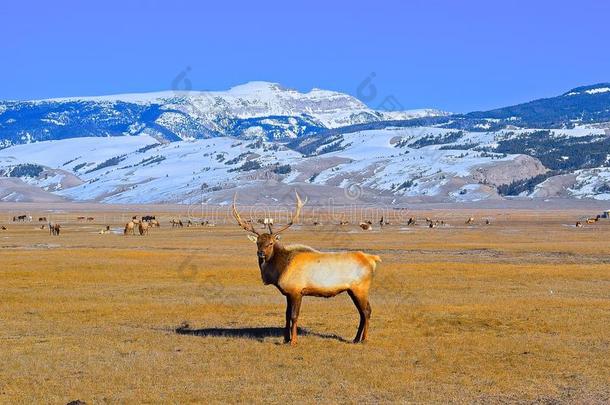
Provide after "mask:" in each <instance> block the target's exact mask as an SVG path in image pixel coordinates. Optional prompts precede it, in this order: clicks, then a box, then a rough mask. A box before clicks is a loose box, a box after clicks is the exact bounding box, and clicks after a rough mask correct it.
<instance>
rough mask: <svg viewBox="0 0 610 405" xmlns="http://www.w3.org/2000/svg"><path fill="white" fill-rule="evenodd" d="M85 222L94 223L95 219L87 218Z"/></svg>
mask: <svg viewBox="0 0 610 405" xmlns="http://www.w3.org/2000/svg"><path fill="white" fill-rule="evenodd" d="M87 221H88V222H91V221H95V218H93V217H87Z"/></svg>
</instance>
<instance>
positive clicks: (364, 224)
mask: <svg viewBox="0 0 610 405" xmlns="http://www.w3.org/2000/svg"><path fill="white" fill-rule="evenodd" d="M369 222H370V221H368V222H360V228H362V230H363V231H370V230H372V229H373V226H372V225H371V224H370V223H369Z"/></svg>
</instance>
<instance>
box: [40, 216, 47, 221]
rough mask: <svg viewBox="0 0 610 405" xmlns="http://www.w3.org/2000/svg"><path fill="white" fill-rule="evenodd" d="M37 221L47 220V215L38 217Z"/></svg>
mask: <svg viewBox="0 0 610 405" xmlns="http://www.w3.org/2000/svg"><path fill="white" fill-rule="evenodd" d="M38 222H47V217H39V218H38Z"/></svg>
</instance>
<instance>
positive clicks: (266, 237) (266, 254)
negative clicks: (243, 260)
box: [233, 191, 307, 263]
mask: <svg viewBox="0 0 610 405" xmlns="http://www.w3.org/2000/svg"><path fill="white" fill-rule="evenodd" d="M295 195H296V197H297V206H296V209H295V211H294V213H293V214H292V218H291V219H290V221H289V222H288V223H287V224H286V225H284V226H283V227H282V228H280V229H279V230H277V231H274V230H273V225H272V224H271V223H268V224H267V227H268V229H269V232H263V233H261V232H258V231H257V230H256V229H254V225H253V224H252V221H250V222H247V221H244V220H243V219H242V218H241V216H240V215H239V212H237V207H236V203H237V193H235V196H234V197H233V217H234V218H235V220H236V221H237V224H238V225H239V226H241V227H242V228H243V229H244V230H245V231H247V232H250V233H253V234H254V235H256V236H254V235H248V239H250V240H251V241H252V242H254V243H256V246H257V256H258V260H259V263H261V262H263V261H265V262H268V261H269V260H271V258H272V257H273V247H274V245H275V243H276V242H277V241H278V240H279V239H280V233H282V232H284V231H285V230H286V229H288V228H290V227H291V226H292V225H293V224H294V223H295V222H296V220H297V218H298V217H299V214H300V212H301V208H303V206H304V205H305V203H306V202H307V198H306V199H305V202H303V201H301V198H300V197H299V194H298V193H297V192H296V191H295Z"/></svg>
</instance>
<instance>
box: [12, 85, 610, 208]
mask: <svg viewBox="0 0 610 405" xmlns="http://www.w3.org/2000/svg"><path fill="white" fill-rule="evenodd" d="M605 88H610V87H609V86H608V85H596V86H587V87H583V88H578V89H574V90H572V91H569V92H567V93H565V94H563V95H561V96H559V97H557V98H554V99H544V100H538V101H534V102H531V103H526V104H523V105H519V106H513V107H506V108H505V109H500V110H502V111H500V110H493V111H492V112H487V113H472V114H473V115H470V114H465V115H452V116H446V115H442V114H437V113H435V112H434V111H422V112H415V113H409V112H405V113H397V112H391V113H390V112H379V111H373V110H370V109H368V108H367V107H366V106H364V105H363V104H362V103H360V102H359V101H358V100H355V99H354V98H352V97H350V96H347V95H343V94H340V93H335V92H328V91H323V90H312V91H311V92H309V93H306V94H302V93H298V92H296V91H293V90H287V89H283V88H281V87H279V86H277V85H273V84H269V83H250V84H248V85H244V86H237V87H235V88H233V89H231V90H229V91H227V92H222V93H189V94H183V95H178V94H174V93H151V94H145V95H140V94H138V95H121V96H105V97H95V98H82V99H61V100H44V101H34V102H27V103H21V104H27V105H28V107H27V108H26V110H27V111H29V110H28V108H33V109H35V107H36V106H38V105H40V106H44V108H47V110H48V109H49V108H51V107H49V106H51V105H52V106H53V107H52V109H54V110H53V111H54V112H53V113H54V114H56V115H53V116H52V117H53V118H49V115H48V112H47V115H46V118H45V119H46V120H51V119H52V120H55V121H54V122H53V123H52V125H55V126H57V127H62V123H64V124H65V126H68V127H69V126H71V125H75V124H74V122H77V121H78V122H82V123H84V124H83V128H84V127H87V128H89V127H88V126H90V127H91V128H92V129H91V131H94V132H95V133H94V134H93V135H95V136H90V135H92V134H91V133H90V132H87V131H82V132H79V133H73V132H71V131H67V132H66V133H65V134H66V136H60V137H59V138H61V139H55V138H53V139H52V140H48V141H37V142H29V143H22V144H17V145H13V146H10V147H7V148H4V149H1V150H0V200H3V201H54V200H62V199H65V200H76V201H102V202H113V203H149V202H179V203H192V202H193V201H205V202H212V203H226V202H228V201H229V200H230V198H231V196H232V194H233V192H234V191H235V190H236V189H238V188H239V189H240V190H243V192H242V193H241V194H240V196H242V197H240V199H241V198H245V199H246V200H250V201H251V202H255V201H258V200H261V199H263V198H265V199H268V198H277V199H281V198H283V197H282V196H286V198H287V199H289V200H291V199H292V195H291V193H290V190H292V189H294V188H295V187H296V188H300V189H304V192H305V193H306V194H307V195H308V196H309V197H310V201H311V203H312V204H315V203H324V202H328V199H329V198H332V199H333V201H335V202H338V203H341V202H344V203H353V202H355V201H369V202H384V203H387V204H398V203H401V202H412V201H428V202H432V201H434V202H436V201H478V200H488V199H502V198H508V197H511V196H520V197H523V198H551V197H572V198H593V199H600V200H610V124H609V123H610V118H608V112H610V99H606V97H608V95H610V91H605V90H603V89H605ZM583 97H584V98H583ZM553 100H555V101H553ZM570 100H571V101H570ZM554 102H555V103H557V107H556V108H557V109H556V110H555V109H553V107H552V106H553V103H554ZM571 102H572V103H573V104H570V103H571ZM4 104H7V103H3V105H4ZM9 104H10V103H9ZM75 105H77V106H79V107H78V108H76V107H75V109H70V108H72V107H69V106H75ZM67 106H68V107H69V108H68V107H67ZM125 106H127V107H125ZM89 108H92V109H93V110H95V111H96V112H95V114H93V115H91V114H89V112H90V111H91V110H90V109H89ZM138 108H141V109H142V111H149V112H150V111H152V110H154V111H156V112H157V113H159V114H158V115H151V116H150V117H154V120H153V121H150V120H148V121H146V122H147V123H146V124H142V125H143V126H141V127H138V128H135V127H134V128H132V129H133V130H132V131H131V132H129V131H127V132H121V133H120V134H117V135H124V136H113V137H109V136H101V135H102V133H101V132H100V131H102V132H103V131H106V130H108V128H112V127H113V126H116V127H117V128H119V127H121V126H122V125H125V122H123V120H125V119H126V117H130V115H129V113H127V111H131V112H133V111H136V110H137V109H138ZM578 109H580V111H581V114H580V115H579V117H580V118H581V119H580V120H578V119H574V117H575V116H578V115H577V114H576V111H578ZM0 111H2V113H1V114H0V122H6V119H7V118H6V117H7V115H6V114H7V112H9V111H10V114H12V115H9V116H10V118H8V119H9V120H10V119H15V120H21V121H27V120H34V118H32V117H33V115H28V114H26V113H25V112H23V111H22V114H17V112H18V111H20V110H19V109H18V108H16V107H13V108H12V109H5V110H1V109H0ZM100 111H104V112H103V116H104V117H106V118H102V117H101V116H100V115H99V114H100ZM536 112H538V113H536ZM517 113H518V114H519V115H518V116H517V115H511V114H517ZM62 114H66V117H64V116H63V115H62ZM104 114H105V115H104ZM147 114H148V113H147ZM400 114H403V116H400ZM410 114H411V115H410ZM417 114H420V116H416V117H413V116H412V115H417ZM434 114H436V115H435V116H433V115H434ZM36 117H38V116H36ZM62 117H63V118H62ZM112 117H114V118H112ZM139 117H140V118H141V117H142V115H140V116H139ZM185 117H187V118H188V119H189V120H190V121H188V122H187V121H183V119H186V118H185ZM219 117H220V118H219ZM401 117H402V118H409V119H402V118H401ZM507 117H508V118H507ZM561 117H563V118H561ZM36 119H38V118H36ZM79 120H80V121H79ZM562 120H563V121H562ZM45 122H46V121H45ZM151 122H153V123H154V124H151ZM237 122H239V125H238V124H236V123H237ZM536 122H538V123H549V122H552V123H553V124H552V125H548V126H543V125H542V124H536ZM193 123H196V125H198V126H199V127H197V128H204V129H205V131H208V132H205V131H204V132H202V131H203V130H201V131H199V130H195V129H194V128H196V126H194V124H193ZM191 124H193V125H191ZM49 125H51V124H49ZM130 125H133V124H130ZM314 127H315V128H316V129H315V130H312V128H314ZM160 128H163V130H161V129H160ZM170 128H171V129H170ZM164 131H170V132H164ZM189 131H190V132H189ZM49 133H53V134H54V135H57V133H56V132H53V131H50V132H49ZM168 133H169V134H173V135H172V136H169V135H168ZM177 134H179V135H180V136H178V135H177ZM189 134H190V135H189ZM67 135H70V136H67ZM106 135H109V134H106ZM0 139H3V138H0ZM35 139H36V138H35V137H31V138H29V139H26V140H30V141H32V140H35ZM4 141H5V142H6V141H7V139H6V138H4ZM22 141H23V139H22ZM9 142H10V140H9Z"/></svg>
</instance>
